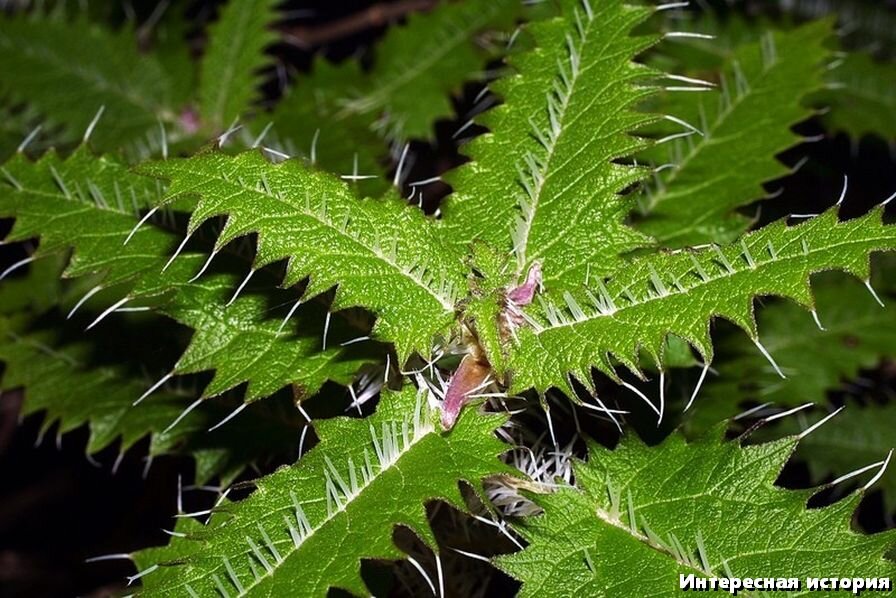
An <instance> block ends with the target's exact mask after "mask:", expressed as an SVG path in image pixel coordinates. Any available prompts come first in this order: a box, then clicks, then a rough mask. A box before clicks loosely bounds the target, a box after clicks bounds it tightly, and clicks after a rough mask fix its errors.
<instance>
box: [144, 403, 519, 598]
mask: <svg viewBox="0 0 896 598" xmlns="http://www.w3.org/2000/svg"><path fill="white" fill-rule="evenodd" d="M502 421H503V418H502V417H501V416H494V415H491V416H486V415H483V414H480V413H475V412H474V410H472V409H468V410H466V411H465V413H464V414H463V415H462V416H461V418H460V420H459V421H458V422H457V424H456V425H455V426H454V428H453V429H452V430H451V431H450V432H443V431H442V430H441V428H440V426H439V424H438V414H437V413H435V412H433V411H431V410H430V408H429V407H428V403H427V397H426V396H425V394H424V393H419V392H418V391H416V390H415V389H414V388H412V387H406V388H405V389H404V390H402V391H401V392H397V393H395V392H386V393H384V396H383V397H382V399H381V401H380V404H379V406H378V407H377V411H376V413H375V414H374V415H372V416H371V417H369V418H367V419H363V420H361V419H354V418H336V419H331V420H323V421H319V422H317V423H316V424H315V427H316V431H317V434H318V436H319V438H320V443H319V444H318V445H317V446H315V447H314V448H313V449H312V450H311V451H309V452H308V453H307V454H306V455H304V456H303V457H302V458H301V460H300V461H299V462H298V463H297V464H296V465H294V466H292V467H290V468H288V469H281V470H280V471H278V472H276V473H274V474H273V475H271V476H268V477H266V478H262V479H260V480H258V481H257V483H256V486H257V490H256V491H255V493H254V494H253V495H251V496H250V497H249V498H247V499H245V500H243V501H241V502H239V503H234V504H229V505H224V506H222V507H221V512H220V513H216V514H215V515H213V517H212V520H211V522H210V524H209V525H208V526H207V528H206V529H203V530H201V531H197V532H196V533H195V535H194V537H189V536H188V537H187V538H183V539H181V538H175V539H174V542H177V543H178V544H179V545H180V546H181V548H178V549H177V550H176V553H177V561H176V562H175V563H165V562H157V563H154V564H158V565H160V567H161V569H162V570H163V573H162V574H160V575H159V576H158V577H154V575H155V573H149V574H147V575H146V576H144V577H143V579H142V582H143V584H144V591H145V592H146V593H147V594H148V595H150V596H154V595H159V596H165V595H172V594H173V593H189V592H191V591H192V592H196V593H198V594H199V595H203V596H204V595H211V594H213V593H215V592H216V591H218V592H222V593H229V594H233V593H237V594H239V595H243V596H246V595H253V596H254V595H257V596H270V595H278V594H280V593H284V594H290V595H296V596H308V597H313V596H326V595H327V592H328V590H329V589H330V588H341V589H344V590H347V591H350V592H353V593H355V594H366V593H367V590H366V588H365V586H364V582H363V581H362V579H361V575H360V570H361V569H360V562H361V559H364V558H377V559H397V558H400V557H401V552H400V551H399V550H398V549H397V548H396V547H395V545H394V544H393V541H392V532H393V529H394V527H395V526H396V525H403V526H406V527H409V528H411V529H412V530H414V532H416V533H417V534H419V535H420V536H421V537H423V538H424V539H426V540H427V541H428V542H430V543H431V544H433V543H434V542H433V538H432V533H431V531H430V530H429V526H428V522H427V516H426V511H425V509H424V505H425V503H427V502H429V501H431V500H435V499H441V500H446V501H448V502H450V503H452V504H453V505H455V506H457V507H459V508H463V505H464V502H463V499H462V497H461V494H460V490H459V488H458V482H459V481H460V480H466V481H468V482H470V483H471V484H474V485H475V486H476V487H480V481H481V479H482V478H483V477H484V476H487V475H490V474H494V473H501V472H504V471H506V470H507V466H505V465H503V464H502V463H501V462H500V461H499V460H498V458H497V457H498V455H499V454H500V453H501V452H503V451H504V450H505V449H506V445H504V444H503V443H502V442H500V441H499V440H498V439H497V437H496V436H495V434H494V430H495V428H496V427H497V426H498V425H500V423H501V422H502ZM187 545H192V547H191V548H192V549H190V548H187ZM162 554H163V556H164V555H165V553H162ZM321 555H327V558H326V561H325V564H323V566H321V564H322V563H321ZM144 564H145V565H148V564H149V563H147V562H145V559H144ZM166 565H169V566H171V567H174V568H175V569H174V572H173V573H172V571H171V570H165V569H167V567H166ZM222 588H223V590H222Z"/></svg>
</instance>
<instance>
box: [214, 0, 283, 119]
mask: <svg viewBox="0 0 896 598" xmlns="http://www.w3.org/2000/svg"><path fill="white" fill-rule="evenodd" d="M280 2H281V0H231V1H230V2H228V3H227V4H225V5H224V7H223V8H222V9H221V14H220V16H219V18H218V21H217V22H216V23H215V24H214V25H212V27H211V28H210V30H209V43H208V48H206V51H205V54H204V55H203V57H202V64H201V66H200V80H199V108H200V114H201V116H202V118H203V119H204V120H205V121H206V126H207V128H209V129H210V130H212V131H214V132H220V131H222V130H223V129H224V128H226V127H228V126H229V125H230V124H231V123H232V122H233V121H234V120H235V119H237V118H239V117H240V116H242V115H243V114H244V113H245V112H246V110H247V109H248V108H249V107H250V106H251V104H252V103H253V102H254V101H255V100H256V99H257V98H258V86H259V77H258V71H259V70H260V69H261V68H263V67H264V66H265V65H266V64H267V58H266V57H265V55H264V49H265V48H266V47H267V46H268V45H270V44H271V43H272V42H273V41H274V39H275V36H274V34H273V32H271V31H270V30H269V29H268V28H269V27H270V25H271V24H272V23H273V21H274V20H275V19H276V11H275V10H274V7H275V6H277V5H278V4H279V3H280Z"/></svg>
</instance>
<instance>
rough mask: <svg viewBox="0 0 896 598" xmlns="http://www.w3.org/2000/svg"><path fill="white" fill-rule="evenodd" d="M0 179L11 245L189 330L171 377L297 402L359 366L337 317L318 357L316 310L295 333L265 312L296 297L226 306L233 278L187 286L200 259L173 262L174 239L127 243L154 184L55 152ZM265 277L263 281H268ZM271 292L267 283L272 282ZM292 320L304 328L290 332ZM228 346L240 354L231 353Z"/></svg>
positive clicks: (254, 298) (228, 260) (146, 228)
mask: <svg viewBox="0 0 896 598" xmlns="http://www.w3.org/2000/svg"><path fill="white" fill-rule="evenodd" d="M0 175H4V177H5V178H3V179H0V182H2V183H3V185H2V186H0V214H3V215H4V216H11V217H15V218H16V221H15V224H14V226H13V230H12V232H11V233H10V235H9V236H8V237H7V241H13V240H25V239H29V238H32V237H40V240H41V242H40V246H39V248H38V250H37V253H36V255H37V256H40V255H46V254H51V253H57V252H62V251H65V250H68V249H69V248H73V249H74V253H73V256H72V259H71V262H70V263H69V265H68V268H67V269H66V275H68V276H83V275H88V274H101V275H102V278H101V280H100V285H102V287H103V288H110V287H115V288H120V289H122V291H121V292H126V293H127V295H125V297H128V298H130V300H131V302H130V304H131V305H133V304H137V303H142V304H144V305H159V304H160V306H161V309H162V310H163V311H164V312H165V313H166V314H168V315H170V316H171V317H172V318H174V319H175V320H177V321H179V322H182V323H184V324H186V325H188V326H191V327H193V328H195V329H197V330H198V332H197V333H196V335H195V336H194V339H193V342H192V343H191V344H190V346H189V347H188V348H187V351H186V353H185V354H184V356H183V357H182V359H181V360H179V361H178V363H177V365H176V366H175V368H174V371H173V373H192V372H196V371H199V370H201V369H214V370H216V375H215V378H214V379H213V380H212V383H211V385H210V386H209V388H208V389H207V390H206V394H207V395H208V394H212V393H214V394H217V393H220V392H223V391H224V390H227V389H229V388H232V387H234V386H237V385H238V384H240V383H242V382H244V381H248V382H249V386H248V388H247V394H246V398H247V399H249V400H251V399H256V398H260V397H263V396H266V395H269V394H271V393H273V392H274V391H276V390H277V389H279V388H281V387H283V386H286V385H288V384H295V385H296V386H297V387H298V388H299V389H300V390H301V393H300V396H306V395H307V394H310V393H314V392H316V391H317V389H318V388H320V386H321V384H323V382H324V381H326V380H327V379H334V380H337V381H339V382H347V381H349V380H350V379H351V375H352V373H353V372H354V371H356V370H357V368H358V367H359V366H360V364H361V363H362V362H363V361H366V359H364V358H363V357H362V356H359V354H358V353H357V352H356V351H355V350H353V349H357V347H354V348H353V347H340V346H339V343H340V342H343V341H346V340H349V338H353V337H356V336H359V335H358V334H356V333H350V332H349V331H348V330H346V329H345V327H344V326H342V320H341V319H340V318H339V317H338V316H337V317H335V318H334V324H333V336H332V337H331V339H332V341H333V342H331V343H330V345H329V346H328V347H327V348H326V349H324V348H323V346H322V343H323V341H322V339H323V332H324V328H325V325H326V324H325V317H324V314H322V313H321V310H320V309H319V308H317V307H315V306H304V307H303V308H300V309H299V310H298V311H297V312H296V313H294V314H293V316H294V317H295V320H293V322H292V324H291V325H288V324H289V323H286V324H284V323H283V322H282V320H283V315H285V314H286V313H287V308H286V307H284V309H283V310H282V311H283V314H280V313H276V314H272V313H271V312H270V310H269V304H268V303H267V302H266V300H265V299H266V297H269V296H270V295H271V294H275V295H276V298H275V300H277V301H278V303H280V304H293V303H294V302H295V300H296V297H295V295H294V294H292V295H290V294H288V293H286V292H277V293H268V294H267V295H265V294H262V295H257V294H252V292H251V291H252V290H253V289H249V291H250V292H247V294H246V295H245V296H240V297H238V298H236V299H235V300H234V301H232V302H231V301H230V299H231V298H233V297H234V294H235V291H236V289H237V288H238V287H239V284H240V280H239V277H237V276H234V275H233V274H227V273H226V270H225V273H224V274H221V273H217V271H216V270H215V268H214V267H212V271H213V272H216V273H214V274H209V275H206V276H205V277H203V278H200V279H199V280H197V281H195V282H192V283H190V282H189V281H190V280H191V279H192V278H193V277H194V275H195V274H196V273H197V272H199V271H200V269H201V268H202V267H203V264H205V263H206V262H207V259H208V256H207V255H204V254H202V253H196V252H192V251H185V252H182V253H181V254H180V255H179V256H178V257H177V258H176V259H173V260H172V259H171V255H172V253H173V252H174V251H175V249H176V248H177V247H178V245H179V244H180V241H181V237H178V236H175V235H174V234H173V233H172V232H169V231H166V230H163V229H162V228H160V227H158V226H155V225H154V224H153V223H152V222H147V223H145V224H144V225H143V226H141V227H140V228H139V229H138V230H136V232H134V233H133V236H131V232H132V231H134V230H135V226H136V225H137V222H138V219H139V214H140V212H139V211H138V210H141V211H142V210H143V209H145V207H146V206H148V205H152V204H157V203H158V201H159V197H160V196H161V193H162V190H163V187H162V186H161V184H160V183H159V181H155V180H153V179H151V178H149V177H143V176H140V175H136V174H134V173H132V172H129V171H128V170H127V168H126V167H124V166H123V165H122V164H120V163H119V162H117V161H115V160H113V159H111V158H108V157H96V156H93V155H91V154H90V152H89V151H87V150H84V149H79V150H78V151H76V152H75V153H74V154H72V156H70V157H69V158H67V159H65V160H62V159H61V158H59V157H58V156H57V155H56V154H55V153H51V154H48V155H46V156H44V157H43V158H42V159H41V160H39V161H38V162H34V163H32V162H30V161H29V160H27V159H26V158H25V157H24V156H21V155H17V156H15V157H14V158H13V159H12V160H11V161H10V162H8V163H7V164H5V165H4V166H3V167H2V170H0ZM129 236H130V240H129V241H128V242H127V243H125V240H126V239H128V237H129ZM235 261H237V262H238V260H237V259H236V258H234V257H233V256H229V255H227V252H225V254H224V255H221V256H218V257H216V258H215V260H214V263H215V264H222V263H223V264H224V265H227V266H233V264H234V262H235ZM169 262H170V263H169ZM248 265H249V264H248V263H246V262H244V263H243V264H238V267H239V268H241V269H243V271H245V269H248ZM232 271H233V269H231V270H230V272H232ZM263 275H264V276H267V277H268V278H269V280H270V275H269V274H267V273H264V274H263ZM259 278H261V276H260V277H259ZM267 286H268V287H271V286H273V281H272V280H270V282H269V284H268V285H267ZM297 321H298V322H300V323H301V324H302V329H301V330H299V331H298V332H297V333H296V332H295V330H296V329H295V325H296V324H295V323H296V322H297ZM350 335H351V336H350ZM226 347H240V348H241V350H238V351H237V350H231V351H227V350H224V349H225V348H226ZM139 394H140V393H138V395H137V396H139Z"/></svg>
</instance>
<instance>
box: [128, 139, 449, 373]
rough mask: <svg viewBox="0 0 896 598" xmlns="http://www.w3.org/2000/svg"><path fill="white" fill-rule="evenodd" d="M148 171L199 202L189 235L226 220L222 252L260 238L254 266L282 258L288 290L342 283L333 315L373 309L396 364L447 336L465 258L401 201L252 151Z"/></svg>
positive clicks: (311, 290) (310, 290)
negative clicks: (360, 195)
mask: <svg viewBox="0 0 896 598" xmlns="http://www.w3.org/2000/svg"><path fill="white" fill-rule="evenodd" d="M144 170H145V171H146V172H148V173H151V174H154V175H156V176H159V177H164V178H166V179H168V180H169V181H170V186H169V188H168V197H169V198H177V197H180V196H197V197H198V202H197V204H196V209H195V210H194V211H193V214H192V217H191V219H190V226H189V230H190V231H194V230H196V229H197V228H198V227H199V226H200V225H201V224H202V223H203V222H204V221H205V220H207V219H208V218H210V217H212V216H219V215H226V216H227V225H226V226H225V228H224V230H223V231H222V233H221V235H220V236H219V237H218V242H217V245H218V247H221V246H224V245H226V244H227V243H228V242H230V241H231V240H233V239H234V238H237V237H239V236H242V235H246V234H249V233H253V232H255V233H258V253H257V256H256V259H255V267H256V268H258V267H261V266H264V265H267V264H271V263H273V262H276V261H279V260H283V259H287V260H288V261H287V267H286V276H285V279H284V286H290V285H292V284H295V283H296V282H298V281H300V280H302V279H303V278H305V277H310V282H309V283H308V287H307V289H306V291H305V294H306V296H308V297H313V296H314V295H317V294H320V293H322V292H324V291H326V290H328V289H330V288H332V287H333V286H336V285H338V288H337V291H336V298H335V300H334V302H333V305H334V308H335V309H343V308H346V307H354V306H361V307H365V308H367V309H369V310H371V311H373V312H374V313H375V314H376V315H377V316H378V317H377V322H376V324H375V326H374V329H373V331H374V333H375V334H376V336H377V337H378V338H379V339H381V340H385V341H390V342H394V343H395V347H396V350H397V351H398V355H399V359H400V361H402V362H404V361H405V359H406V358H407V357H408V356H409V355H410V354H411V353H412V352H414V351H417V352H419V353H420V354H422V355H428V354H429V352H430V349H431V346H432V345H431V342H432V339H433V337H434V336H436V335H439V334H447V333H448V332H449V330H450V327H451V325H452V322H453V320H454V309H455V302H456V301H457V300H458V299H459V296H458V293H460V292H462V290H463V289H464V287H465V284H466V280H465V277H464V270H465V267H464V263H463V259H462V256H461V255H460V254H459V252H457V251H454V250H453V248H452V247H449V246H446V245H445V244H444V243H442V242H441V240H440V239H439V237H438V236H437V235H436V231H435V227H434V224H433V223H432V222H431V221H429V220H427V218H426V217H425V216H423V214H422V213H421V212H420V211H419V210H417V209H415V208H413V207H410V206H408V205H407V204H405V203H404V202H403V201H401V200H399V199H397V198H394V197H390V198H387V199H384V200H382V201H375V200H364V201H362V200H359V199H357V198H356V197H355V195H354V193H353V192H352V190H351V189H350V188H349V187H348V186H347V185H346V184H345V183H344V182H342V181H340V180H338V179H337V178H335V177H333V176H332V175H329V174H325V173H322V172H319V171H315V170H313V169H311V168H308V167H305V166H303V165H301V164H300V163H299V162H297V161H286V162H283V163H280V164H276V165H275V164H272V163H270V162H269V161H267V160H266V159H265V158H264V157H263V156H262V154H261V153H260V152H257V151H251V152H246V153H243V154H239V155H237V156H227V155H225V154H223V153H219V152H207V153H203V154H198V155H196V156H194V157H192V158H188V159H184V160H168V161H165V162H156V163H153V164H151V165H147V166H145V167H144Z"/></svg>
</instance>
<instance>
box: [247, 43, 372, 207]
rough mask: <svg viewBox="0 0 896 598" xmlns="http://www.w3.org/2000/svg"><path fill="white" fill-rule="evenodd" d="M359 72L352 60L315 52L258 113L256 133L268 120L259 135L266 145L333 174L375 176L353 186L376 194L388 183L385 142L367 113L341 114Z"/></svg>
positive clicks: (360, 192)
mask: <svg viewBox="0 0 896 598" xmlns="http://www.w3.org/2000/svg"><path fill="white" fill-rule="evenodd" d="M364 76H365V75H364V73H363V71H362V69H361V65H360V63H358V62H356V61H353V60H347V61H345V62H343V63H341V64H338V65H334V64H332V63H330V62H327V61H326V60H324V59H322V58H319V59H318V60H316V61H314V63H313V65H312V67H311V72H310V73H309V74H307V75H303V76H300V77H298V78H297V80H296V81H295V82H294V83H293V85H292V87H291V88H290V89H289V90H287V91H286V92H285V93H284V96H283V98H282V99H281V100H280V101H279V102H277V105H276V106H275V108H274V110H273V111H271V112H270V114H265V115H261V116H260V117H259V118H258V119H257V123H258V124H257V126H256V128H257V135H261V133H262V132H263V131H264V128H265V127H267V126H268V125H270V130H269V131H268V133H267V134H265V136H264V137H263V141H264V144H265V145H266V146H268V147H272V148H274V149H277V150H279V151H282V152H285V153H286V154H287V155H290V156H302V157H305V158H306V159H308V160H309V161H311V162H314V163H315V164H317V165H319V166H320V167H322V168H324V169H326V170H329V171H330V172H332V173H335V174H339V175H343V176H376V177H377V178H376V179H366V180H358V181H354V182H353V186H355V187H356V189H357V192H358V195H359V196H360V197H368V196H369V197H377V196H379V195H381V194H382V193H383V191H385V189H386V187H387V186H388V183H389V181H388V179H387V178H386V177H385V171H384V169H383V167H382V165H381V164H380V159H381V158H382V156H383V155H384V154H385V153H386V150H387V148H386V144H385V142H384V140H383V138H382V136H381V135H380V133H379V132H378V131H377V130H376V128H375V127H374V123H373V122H372V119H371V118H369V117H368V115H358V114H344V113H342V112H341V108H340V101H341V100H344V99H345V98H346V97H349V96H350V95H352V94H353V93H354V89H355V86H356V85H357V84H358V81H359V80H361V79H362V78H363V77H364ZM256 138H257V137H256Z"/></svg>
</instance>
